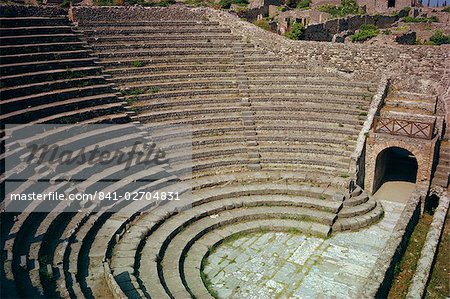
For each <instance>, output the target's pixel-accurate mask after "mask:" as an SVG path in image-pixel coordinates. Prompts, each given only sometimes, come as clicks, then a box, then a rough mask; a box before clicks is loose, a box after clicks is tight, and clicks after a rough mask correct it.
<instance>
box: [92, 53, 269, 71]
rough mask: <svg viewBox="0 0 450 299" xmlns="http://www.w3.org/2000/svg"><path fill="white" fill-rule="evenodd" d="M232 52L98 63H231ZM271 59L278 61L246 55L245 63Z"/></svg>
mask: <svg viewBox="0 0 450 299" xmlns="http://www.w3.org/2000/svg"><path fill="white" fill-rule="evenodd" d="M233 59H234V58H233V57H232V53H231V52H230V53H229V55H217V54H215V53H214V52H213V53H210V54H209V55H208V54H205V55H202V56H200V55H184V56H181V57H149V58H139V59H138V60H136V59H120V60H117V59H113V58H104V59H102V60H101V61H98V65H102V66H104V67H107V68H111V69H112V68H117V67H118V66H120V67H123V66H126V67H132V66H133V62H134V63H136V61H139V63H140V65H142V66H147V65H153V64H161V63H163V64H175V63H183V64H185V63H197V64H199V65H206V64H207V63H217V62H219V63H223V64H229V63H230V62H232V61H233ZM271 61H276V59H275V58H270V57H269V58H268V57H265V56H264V55H254V56H246V57H245V59H244V63H249V64H252V63H260V62H263V63H270V62H271Z"/></svg>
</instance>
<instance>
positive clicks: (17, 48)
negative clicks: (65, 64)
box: [0, 41, 87, 55]
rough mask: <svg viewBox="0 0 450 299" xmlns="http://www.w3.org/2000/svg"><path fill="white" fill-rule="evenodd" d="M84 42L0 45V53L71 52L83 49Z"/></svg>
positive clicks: (84, 46)
mask: <svg viewBox="0 0 450 299" xmlns="http://www.w3.org/2000/svg"><path fill="white" fill-rule="evenodd" d="M86 45H87V44H86V42H83V41H73V42H58V41H54V42H48V43H35V44H19V45H6V46H3V45H0V52H1V53H2V54H3V55H14V54H27V53H38V52H52V51H73V50H77V49H85V48H86Z"/></svg>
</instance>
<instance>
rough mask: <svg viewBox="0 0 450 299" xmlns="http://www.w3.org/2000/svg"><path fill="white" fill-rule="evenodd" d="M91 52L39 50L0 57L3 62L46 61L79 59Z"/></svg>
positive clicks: (82, 50) (83, 50) (86, 56)
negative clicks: (37, 51)
mask: <svg viewBox="0 0 450 299" xmlns="http://www.w3.org/2000/svg"><path fill="white" fill-rule="evenodd" d="M88 57H89V52H88V51H87V50H85V49H81V50H72V51H54V52H39V53H26V54H16V55H2V56H0V59H1V60H2V64H13V63H24V62H27V61H28V62H33V61H46V60H61V59H69V58H71V59H78V58H88Z"/></svg>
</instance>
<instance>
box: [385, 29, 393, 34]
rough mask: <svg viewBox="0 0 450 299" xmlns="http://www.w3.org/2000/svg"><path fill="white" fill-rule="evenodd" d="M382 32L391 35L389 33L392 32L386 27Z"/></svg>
mask: <svg viewBox="0 0 450 299" xmlns="http://www.w3.org/2000/svg"><path fill="white" fill-rule="evenodd" d="M383 34H384V35H391V34H392V31H391V30H389V29H386V30H383Z"/></svg>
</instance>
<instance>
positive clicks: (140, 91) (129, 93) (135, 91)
mask: <svg viewBox="0 0 450 299" xmlns="http://www.w3.org/2000/svg"><path fill="white" fill-rule="evenodd" d="M120 93H121V94H122V95H124V96H135V95H139V94H143V93H145V90H144V89H141V88H138V89H122V90H121V91H120Z"/></svg>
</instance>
